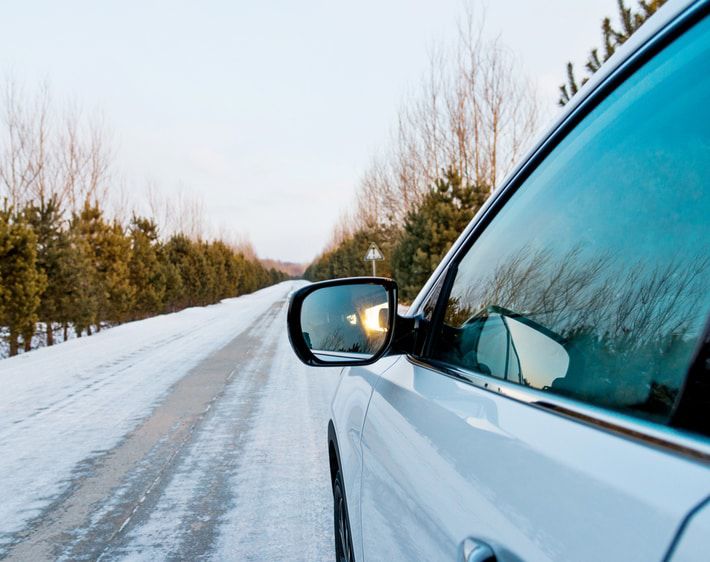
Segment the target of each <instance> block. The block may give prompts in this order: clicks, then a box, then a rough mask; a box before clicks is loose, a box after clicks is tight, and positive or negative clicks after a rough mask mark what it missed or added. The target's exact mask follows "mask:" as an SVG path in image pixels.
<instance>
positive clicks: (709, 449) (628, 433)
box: [407, 355, 710, 466]
mask: <svg viewBox="0 0 710 562" xmlns="http://www.w3.org/2000/svg"><path fill="white" fill-rule="evenodd" d="M407 360H408V361H409V362H410V363H411V364H413V365H416V366H419V367H422V368H424V369H427V370H429V371H433V372H434V373H436V374H441V375H445V376H447V377H450V378H452V379H454V380H456V381H458V382H461V383H464V384H468V385H470V386H473V387H475V388H478V389H480V390H484V391H486V392H492V393H493V394H496V395H498V396H502V397H504V398H507V399H509V400H514V401H515V402H518V403H520V404H525V405H527V406H531V407H534V408H537V409H540V410H543V411H545V412H548V413H551V414H554V415H558V416H561V417H563V418H565V419H568V420H572V421H575V422H578V423H582V424H584V425H586V426H588V427H593V428H595V429H600V430H603V431H606V432H608V433H611V434H614V435H616V436H619V437H623V438H627V439H630V440H632V441H635V442H637V443H642V444H644V445H648V446H652V447H655V448H657V449H660V450H663V451H665V452H671V453H675V454H677V455H679V456H682V457H684V458H686V459H690V460H693V461H696V462H699V463H701V464H703V465H706V466H709V465H710V439H707V438H705V437H703V436H701V435H698V436H697V437H696V436H695V435H692V434H689V433H686V432H683V431H680V430H677V429H674V428H673V427H671V426H666V425H659V424H655V423H654V422H644V421H642V420H639V419H637V418H634V417H632V416H627V415H624V414H622V413H618V412H614V411H612V410H606V409H604V408H601V407H596V406H591V405H589V404H586V403H584V402H580V401H577V400H573V399H570V398H565V397H563V396H559V395H557V394H553V393H551V392H545V391H543V390H537V389H534V388H529V387H526V386H521V385H519V384H515V383H510V382H506V381H504V380H501V379H496V378H495V377H490V376H487V375H483V374H481V373H476V372H473V371H469V370H466V369H462V368H460V367H455V366H453V365H448V364H446V363H443V362H440V361H435V360H425V359H422V358H420V357H414V356H412V355H407Z"/></svg>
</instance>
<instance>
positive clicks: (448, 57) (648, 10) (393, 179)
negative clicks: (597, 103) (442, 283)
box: [304, 0, 665, 301]
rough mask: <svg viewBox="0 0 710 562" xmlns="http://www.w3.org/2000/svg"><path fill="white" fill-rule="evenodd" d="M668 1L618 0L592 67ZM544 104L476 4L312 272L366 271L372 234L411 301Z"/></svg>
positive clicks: (512, 158) (570, 84)
mask: <svg viewBox="0 0 710 562" xmlns="http://www.w3.org/2000/svg"><path fill="white" fill-rule="evenodd" d="M664 1H665V0H653V1H643V0H642V1H641V2H639V5H638V8H637V9H632V8H628V7H627V6H626V5H625V3H624V0H618V12H619V13H618V20H619V21H618V24H614V23H612V18H604V20H603V22H602V29H601V31H602V38H603V41H604V50H603V53H602V54H601V55H600V52H599V49H593V50H592V51H591V52H590V55H589V60H588V61H587V64H586V66H585V68H586V71H587V74H588V75H591V74H593V73H594V72H596V70H598V68H599V67H600V66H601V64H602V62H603V61H606V60H607V59H608V58H609V57H610V56H611V55H612V54H613V53H614V51H615V50H616V49H617V48H618V47H619V46H620V45H621V44H623V43H624V42H625V41H626V40H627V39H628V38H629V37H630V36H631V34H633V33H634V32H635V31H636V30H637V29H638V28H639V27H640V26H641V24H642V23H643V22H644V21H645V20H646V19H647V18H648V17H649V16H650V15H651V14H653V13H654V12H655V11H656V10H657V9H658V8H659V7H660V6H661V5H662V4H663V3H664ZM587 79H588V78H584V79H582V80H581V82H578V80H577V78H576V77H575V74H574V67H573V66H572V64H571V63H570V64H568V66H567V82H566V84H564V85H562V86H561V87H560V92H561V96H560V99H559V104H560V105H564V104H566V103H567V102H568V101H569V99H570V98H571V97H572V96H573V95H574V94H575V93H576V92H577V90H578V89H579V87H581V85H582V84H584V83H585V82H586V80H587ZM538 114H539V103H538V100H537V98H536V95H535V93H534V89H533V88H532V87H531V85H530V83H529V81H528V80H527V79H526V78H525V77H524V76H523V73H522V72H521V69H520V67H519V65H518V64H517V63H516V60H515V58H514V56H513V55H512V54H511V53H510V52H509V51H508V50H507V49H506V48H505V47H504V46H503V45H502V44H501V43H500V41H499V40H497V39H493V40H489V39H486V35H485V33H484V20H483V19H481V18H476V17H475V16H474V14H472V13H471V12H469V13H467V14H466V17H465V18H463V19H462V20H461V22H460V24H459V27H458V36H457V41H456V43H455V44H454V46H453V47H452V48H450V49H444V48H439V49H436V50H435V51H434V52H433V53H432V55H431V60H430V65H429V70H428V73H427V74H426V76H425V77H424V79H423V80H422V81H421V83H420V84H419V88H418V90H417V91H416V94H415V95H414V96H412V97H410V98H409V99H407V100H406V102H405V103H404V104H403V106H402V108H401V109H400V112H399V115H398V118H397V121H396V125H395V127H394V129H393V133H392V135H391V139H390V142H389V144H388V146H387V148H386V149H385V150H384V151H381V152H379V153H378V154H376V155H375V157H374V158H373V160H372V163H371V165H370V167H369V169H368V170H367V171H366V173H365V174H364V176H363V177H362V179H361V181H360V184H359V187H358V189H357V192H356V196H355V205H354V207H355V209H356V210H355V212H354V213H352V214H345V215H343V216H342V217H341V218H340V219H339V221H338V224H337V226H336V228H335V229H334V231H333V234H332V236H331V240H330V242H329V243H328V245H327V246H326V248H325V249H324V251H323V252H322V253H321V254H320V255H319V256H318V257H317V258H316V259H315V260H314V261H313V262H312V263H311V264H310V266H309V267H308V268H307V269H306V272H305V274H304V275H305V276H306V278H308V279H311V280H322V279H328V278H334V277H347V276H357V275H368V274H369V270H368V264H367V263H366V262H364V261H363V257H364V256H365V253H366V251H367V248H368V246H369V245H370V243H371V242H375V243H376V244H377V245H378V246H379V247H380V248H381V249H382V251H383V254H384V256H385V260H384V261H383V262H379V263H378V274H381V275H384V276H388V277H393V278H394V279H395V280H396V281H397V282H398V284H399V286H400V296H401V298H402V299H403V300H404V301H409V300H411V299H413V298H414V297H415V296H416V294H417V292H418V291H419V289H420V288H421V286H422V285H423V284H424V282H425V281H426V280H427V279H428V277H429V276H430V275H431V273H432V272H433V271H434V269H435V267H436V265H437V264H438V263H439V262H440V261H441V258H442V257H443V256H444V255H445V254H446V252H447V251H448V250H449V248H450V247H451V245H452V244H453V243H454V241H455V240H456V239H457V237H458V236H459V235H460V233H461V231H462V230H463V229H464V227H465V226H466V224H468V222H469V221H470V220H471V218H473V216H474V215H475V213H476V212H477V211H478V210H479V209H480V207H481V206H482V205H483V203H484V202H485V201H486V199H487V198H488V196H489V195H490V193H491V192H492V190H493V189H494V188H495V187H496V186H497V184H498V182H499V181H500V180H501V179H502V178H503V177H504V176H505V175H506V174H507V173H508V172H509V171H510V170H511V168H512V167H513V165H514V164H515V163H516V161H517V160H518V158H520V157H521V156H522V151H523V150H524V149H525V148H526V145H527V144H528V143H529V141H530V140H531V139H532V136H533V134H534V133H535V131H536V128H537V124H538Z"/></svg>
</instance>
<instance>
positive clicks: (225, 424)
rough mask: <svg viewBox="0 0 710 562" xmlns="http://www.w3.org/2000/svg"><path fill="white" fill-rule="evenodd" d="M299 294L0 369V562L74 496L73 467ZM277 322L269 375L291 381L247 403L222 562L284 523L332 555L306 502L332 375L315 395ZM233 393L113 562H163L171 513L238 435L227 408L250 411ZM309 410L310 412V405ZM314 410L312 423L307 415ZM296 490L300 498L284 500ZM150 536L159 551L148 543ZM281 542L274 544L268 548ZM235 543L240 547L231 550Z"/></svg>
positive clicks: (55, 350)
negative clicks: (146, 559)
mask: <svg viewBox="0 0 710 562" xmlns="http://www.w3.org/2000/svg"><path fill="white" fill-rule="evenodd" d="M299 283H300V282H287V283H282V284H280V285H277V286H274V287H270V288H267V289H264V290H262V291H259V292H257V293H254V294H252V295H246V296H243V297H239V298H236V299H228V300H225V301H223V302H222V303H219V304H217V305H213V306H208V307H204V308H192V309H187V310H183V311H181V312H178V313H175V314H169V315H164V316H159V317H155V318H151V319H147V320H142V321H138V322H133V323H129V324H125V325H122V326H119V327H116V328H113V329H111V330H108V331H105V332H101V333H99V334H96V335H94V336H91V337H90V338H81V339H75V340H71V341H68V342H66V343H63V344H61V345H58V346H55V347H52V348H43V349H39V350H37V351H33V352H31V353H28V354H23V355H20V356H18V357H14V358H10V359H4V360H2V361H0V482H1V483H2V484H1V487H0V496H1V500H2V501H0V557H1V556H2V553H3V545H7V543H8V541H9V537H10V535H11V534H13V533H14V534H15V536H16V534H17V532H18V531H21V530H22V529H24V528H25V527H26V525H27V524H28V522H29V521H31V520H33V519H34V518H36V517H37V516H38V515H39V514H41V513H42V512H43V510H45V509H46V508H47V507H48V506H49V505H50V504H51V503H52V502H54V501H56V500H57V498H60V497H61V496H62V494H69V493H71V489H70V488H71V483H72V478H74V477H76V471H77V469H78V468H80V467H81V466H82V464H84V463H87V462H88V461H90V460H91V459H93V458H96V457H98V456H100V455H102V454H105V453H106V452H107V451H110V450H111V449H113V448H114V447H116V446H117V444H118V443H119V442H120V441H121V439H122V438H123V437H124V436H125V435H126V434H128V433H129V432H131V431H132V430H133V429H135V428H136V427H137V425H138V424H140V422H141V420H143V419H144V418H146V417H147V416H149V415H150V412H151V411H152V410H153V409H154V408H155V407H156V405H157V404H159V403H160V401H161V399H163V398H164V397H165V395H166V393H167V392H168V391H169V390H170V388H171V386H172V385H174V384H175V383H176V382H177V381H178V380H179V379H181V378H182V377H183V376H184V375H185V374H186V373H187V372H188V371H189V370H190V369H191V368H192V367H193V366H195V365H196V364H197V363H199V362H200V361H201V360H203V359H205V358H206V357H208V356H209V355H210V354H212V353H214V352H216V351H217V350H218V349H220V348H221V347H223V346H224V345H225V344H227V343H228V342H230V341H231V340H233V339H234V338H235V337H236V336H237V335H239V334H240V333H241V332H243V331H244V330H245V329H246V328H247V327H249V326H250V324H251V323H252V322H254V320H255V319H256V318H258V317H259V316H260V315H263V314H265V313H266V312H267V310H269V309H270V307H272V305H273V304H274V303H275V302H278V301H280V300H281V301H283V300H284V299H285V297H286V296H287V295H288V294H289V293H290V292H291V291H292V290H293V289H294V288H295V287H297V286H299ZM284 315H285V307H282V308H281V309H280V312H279V313H278V315H277V316H276V318H275V320H274V321H273V322H272V323H271V325H270V326H269V328H268V330H269V331H270V333H271V334H272V336H270V337H271V338H272V339H273V340H274V341H275V342H276V343H274V344H273V345H274V346H275V349H273V350H271V351H270V354H271V353H272V354H273V355H272V358H271V362H272V364H273V369H272V371H273V372H274V373H287V376H288V377H289V378H284V376H285V375H282V376H270V377H268V378H267V379H266V382H265V386H264V387H263V388H261V389H260V390H259V392H260V394H259V396H261V397H262V398H263V397H265V396H270V397H272V398H273V399H269V400H266V399H260V400H259V401H258V402H256V403H255V407H256V408H257V411H258V412H260V414H259V415H257V416H251V417H250V418H249V424H248V427H247V426H245V428H244V432H243V437H242V439H244V440H245V441H244V443H245V444H244V445H243V446H242V447H241V450H242V451H244V453H243V455H241V457H240V458H239V459H235V462H237V461H238V462H237V464H238V465H239V467H240V470H239V471H236V472H235V471H232V473H231V474H225V481H224V486H226V487H225V490H227V495H228V496H229V498H232V499H229V498H227V499H228V501H227V502H226V503H225V504H224V506H226V507H224V506H222V507H223V508H225V509H226V512H225V513H224V514H223V516H222V518H221V519H220V521H219V526H218V527H217V529H218V533H217V535H218V536H217V537H216V539H215V540H218V542H219V544H221V545H222V549H223V550H222V551H221V552H222V554H223V556H220V558H226V559H230V555H229V554H228V552H229V551H230V550H231V549H234V548H236V547H239V548H241V549H243V550H244V552H245V553H246V554H249V553H250V552H251V550H249V548H250V547H249V546H248V542H249V540H250V539H249V537H253V534H254V533H261V534H262V535H263V534H264V533H267V535H268V534H269V533H270V532H271V531H269V528H271V529H272V530H273V529H277V530H280V531H281V533H283V531H284V528H283V521H287V522H290V523H293V524H294V525H295V527H294V528H293V529H294V530H292V531H287V532H292V533H296V534H298V533H303V532H304V531H303V529H306V528H307V529H312V528H314V527H313V525H315V528H317V529H318V530H319V531H318V534H319V535H322V538H320V539H316V538H312V537H310V535H309V537H308V538H309V540H311V538H312V539H313V545H314V546H313V548H314V549H315V550H314V551H313V554H314V557H313V558H311V559H315V552H316V551H317V550H319V549H321V548H324V545H325V544H326V543H327V544H328V545H331V544H332V542H331V541H332V538H331V535H329V534H328V533H329V529H328V528H327V526H325V525H324V524H323V522H322V520H323V518H322V513H321V512H322V505H320V506H319V507H317V508H316V509H317V510H320V511H319V513H318V514H314V513H312V510H311V512H309V508H308V507H307V503H308V502H309V501H311V502H313V501H314V500H318V501H319V502H321V503H322V502H323V501H325V502H326V503H327V501H328V498H325V497H323V496H324V494H325V493H324V490H327V486H326V487H325V488H324V487H323V486H322V477H323V474H321V473H320V472H321V471H322V470H321V469H320V468H314V466H316V465H318V463H316V462H312V461H314V459H316V458H320V457H322V456H323V455H327V453H326V452H324V450H325V443H324V438H322V434H323V431H324V429H323V427H321V426H320V425H321V424H323V423H324V422H323V420H322V419H321V418H322V417H323V416H324V415H326V414H325V412H326V411H327V403H328V401H329V399H330V396H331V395H332V390H333V388H334V384H335V382H336V379H337V375H334V374H333V373H332V372H331V373H328V374H329V375H330V376H329V377H328V376H326V372H327V371H326V370H323V371H319V373H318V375H317V377H318V380H319V381H321V382H322V389H320V390H318V391H316V392H315V393H314V391H313V388H312V384H313V382H314V381H315V379H308V380H309V381H310V382H307V380H306V379H307V377H306V375H305V373H306V371H307V368H305V367H302V366H301V365H300V364H297V363H296V360H295V358H294V356H293V355H292V353H291V351H290V349H289V348H288V342H287V338H286V337H285V317H284ZM277 334H278V335H277ZM241 370H242V371H243V372H242V375H243V374H244V373H245V372H248V365H244V366H243V369H241ZM311 372H312V371H311ZM319 384H320V383H319ZM309 385H311V387H309ZM242 386H243V385H242V383H238V384H237V383H235V384H230V385H229V386H228V387H227V389H226V390H225V396H224V397H222V398H221V399H220V401H219V402H217V403H216V404H215V412H214V415H211V416H210V417H209V418H208V419H207V421H206V422H205V425H204V427H202V428H201V429H200V432H199V433H200V436H201V438H200V439H197V440H195V442H194V443H193V444H191V445H190V450H189V451H188V454H187V455H186V456H185V457H184V458H183V459H182V460H181V461H180V464H179V466H178V468H177V470H176V473H175V475H174V476H173V477H172V478H171V480H170V481H169V483H168V484H167V487H166V489H165V490H164V492H163V495H162V496H161V498H160V500H159V502H158V505H157V506H156V509H155V511H153V512H152V513H151V517H150V518H147V519H146V521H145V523H144V524H142V525H140V526H138V527H136V529H135V530H133V531H131V533H129V535H128V538H127V542H126V544H125V545H124V547H125V548H123V550H122V551H121V552H118V551H117V552H115V555H117V556H118V557H121V556H123V555H128V556H129V557H130V558H134V557H135V556H137V555H138V553H139V552H141V551H143V550H144V549H145V552H153V556H152V557H154V558H155V557H157V558H162V556H161V555H160V554H159V552H160V548H161V545H165V544H166V543H165V542H164V541H166V540H167V541H168V543H169V538H170V536H171V525H173V524H175V522H176V521H178V523H180V524H182V523H184V521H183V522H181V521H179V518H180V517H181V512H180V502H181V501H182V502H183V504H184V505H187V504H185V500H184V497H185V496H195V494H199V490H198V489H197V488H196V487H195V486H192V487H191V481H192V483H193V484H194V482H197V480H199V478H200V477H201V476H200V475H204V474H206V473H209V472H210V471H211V470H219V462H224V461H220V460H219V459H221V458H222V456H223V453H224V451H225V447H227V448H228V447H229V443H228V441H229V439H231V438H233V435H234V434H233V430H234V428H235V427H236V426H235V425H234V424H235V423H236V422H235V421H234V420H233V419H231V418H230V415H229V413H230V411H231V410H232V408H233V407H234V406H235V405H236V404H238V403H243V402H244V401H245V400H251V399H250V398H249V397H247V396H245V395H244V394H243V393H242V394H240V392H241V390H240V389H241V388H242ZM312 400H315V401H316V402H317V403H316V404H309V401H312ZM312 407H314V408H315V410H316V411H317V414H313V413H312V411H311V409H312ZM237 422H238V420H237ZM210 424H211V425H210ZM316 426H317V427H316ZM230 432H231V433H230ZM314 435H315V437H314ZM274 440H276V441H277V442H279V443H280V446H282V447H283V450H288V448H289V446H290V444H291V443H292V444H293V447H294V451H296V452H297V454H298V455H299V456H294V457H293V458H268V457H269V452H268V451H266V450H265V449H264V443H266V442H269V441H271V442H273V441H274ZM272 456H273V453H272ZM260 459H261V461H263V460H264V459H267V460H268V462H266V463H265V462H260ZM234 466H236V465H234ZM234 466H233V467H232V468H234ZM304 478H305V480H304ZM311 479H312V480H313V482H314V483H313V484H310V481H311ZM316 480H318V481H319V483H318V485H316V484H315V481H316ZM294 483H296V484H298V485H299V486H301V489H298V490H295V491H294V490H292V489H291V490H290V491H289V486H290V485H293V484H294ZM264 485H269V486H272V487H274V486H275V487H276V488H277V490H276V491H279V492H280V493H282V494H284V497H285V499H283V500H282V503H281V505H276V504H275V505H270V504H269V502H271V503H273V502H275V501H276V500H275V499H273V498H276V497H278V496H276V495H274V496H273V498H272V499H270V500H269V501H267V502H266V504H264V503H263V502H262V501H261V500H262V499H264V498H260V497H259V490H258V489H257V487H258V486H262V489H263V486H264ZM235 491H236V492H235ZM273 491H274V490H272V492H273ZM181 494H182V495H181ZM235 494H236V495H235ZM234 497H236V498H237V499H236V500H235V499H234ZM161 502H162V503H161ZM161 510H162V512H163V513H164V514H168V513H170V512H172V518H171V517H165V518H162V519H161V518H160V517H159V516H158V515H156V514H159V513H161ZM245 510H246V511H245ZM239 514H241V515H239ZM184 515H185V516H187V515H188V514H187V513H185V514H184ZM245 515H246V516H247V519H244V516H245ZM275 515H277V516H278V517H279V521H281V523H277V524H276V525H274V524H273V519H271V518H272V517H273V516H275ZM207 516H208V517H209V514H207ZM318 517H320V519H318V521H316V522H314V521H310V523H313V525H311V526H310V527H308V526H307V525H306V526H304V524H303V523H304V518H305V520H306V522H308V521H309V518H310V519H313V518H318ZM176 518H177V519H176ZM269 520H271V522H272V525H271V527H269V526H268V525H267V523H268V522H269ZM265 526H266V527H265ZM235 529H236V531H235ZM307 532H308V533H311V532H312V531H311V530H309V531H307ZM268 536H269V538H270V539H271V538H272V537H271V536H270V535H268ZM151 537H158V538H159V539H160V540H157V541H151ZM280 538H283V534H282V535H279V536H274V537H273V540H274V542H278V541H279V540H280ZM304 538H306V537H304ZM235 540H236V541H241V543H242V544H239V545H234V544H232V543H233V542H234V541H235ZM259 544H264V543H263V541H259ZM156 549H157V550H156ZM224 549H227V550H224ZM231 551H232V552H234V550H231ZM329 551H330V546H329ZM253 557H258V554H257V553H254V556H253ZM298 557H299V558H300V555H299V556H298ZM246 558H252V556H246ZM307 558H308V557H307Z"/></svg>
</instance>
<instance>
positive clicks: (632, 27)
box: [558, 0, 666, 106]
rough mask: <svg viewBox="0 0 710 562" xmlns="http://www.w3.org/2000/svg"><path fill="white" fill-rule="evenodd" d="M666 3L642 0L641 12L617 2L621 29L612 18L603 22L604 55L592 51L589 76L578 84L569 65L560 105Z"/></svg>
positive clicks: (619, 0)
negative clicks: (614, 23)
mask: <svg viewBox="0 0 710 562" xmlns="http://www.w3.org/2000/svg"><path fill="white" fill-rule="evenodd" d="M665 3H666V0H650V1H646V0H640V2H639V8H640V11H639V10H637V11H634V10H633V9H631V8H627V7H626V4H625V3H624V0H617V10H618V19H619V24H620V26H621V27H620V28H619V29H616V28H614V26H613V25H612V23H611V18H608V17H607V18H604V20H603V21H602V41H603V43H604V55H603V56H602V57H601V59H600V57H599V50H598V49H592V50H591V52H590V53H589V57H588V59H587V62H586V64H585V69H586V70H587V73H588V75H589V76H586V77H584V78H582V80H581V82H579V83H578V81H577V78H576V77H575V74H574V67H573V65H572V63H571V62H568V63H567V79H566V83H565V84H562V85H561V86H560V98H559V100H558V103H559V105H561V106H564V105H566V104H567V102H569V101H570V99H572V97H573V96H574V95H575V94H576V93H577V91H578V90H579V88H580V87H581V86H584V84H586V83H587V81H588V80H589V77H591V76H592V75H593V74H594V73H595V72H596V71H597V70H599V69H600V68H601V66H602V64H603V63H604V62H606V61H607V60H609V58H610V57H611V56H612V55H613V54H614V53H615V52H616V50H617V48H619V47H620V46H621V45H623V44H624V43H625V42H626V41H627V40H628V39H629V37H631V36H632V35H633V34H634V33H635V32H636V30H637V29H638V28H639V27H641V25H642V24H643V23H644V22H645V21H646V20H647V19H648V18H650V17H651V16H652V15H653V14H654V13H655V12H656V11H658V9H659V8H660V7H661V6H663V4H665Z"/></svg>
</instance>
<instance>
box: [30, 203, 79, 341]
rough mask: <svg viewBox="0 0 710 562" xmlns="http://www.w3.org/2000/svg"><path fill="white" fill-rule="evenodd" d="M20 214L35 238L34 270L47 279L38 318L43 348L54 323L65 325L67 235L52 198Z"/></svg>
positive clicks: (69, 263)
mask: <svg viewBox="0 0 710 562" xmlns="http://www.w3.org/2000/svg"><path fill="white" fill-rule="evenodd" d="M24 214H25V217H26V219H27V222H28V224H29V225H30V226H31V228H32V230H33V231H34V233H35V235H36V236H37V268H38V269H39V270H40V271H41V272H42V273H43V274H44V275H45V277H46V278H47V286H46V288H45V290H44V292H43V293H42V297H41V300H40V306H39V310H38V314H39V319H40V320H41V321H42V322H44V324H45V326H46V335H47V345H53V344H54V323H55V322H58V323H61V324H65V323H66V322H68V321H69V311H68V309H67V307H66V299H65V294H66V290H67V287H68V286H69V285H70V284H71V282H72V280H73V279H74V271H73V270H74V268H75V264H74V262H73V259H72V251H71V246H70V239H69V234H68V232H67V231H66V229H65V224H64V222H65V221H64V219H63V217H62V212H61V208H60V205H59V201H58V198H57V197H56V196H52V197H50V198H49V199H48V200H45V199H41V200H40V201H39V202H36V203H30V204H29V205H28V206H27V207H26V208H25V211H24Z"/></svg>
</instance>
